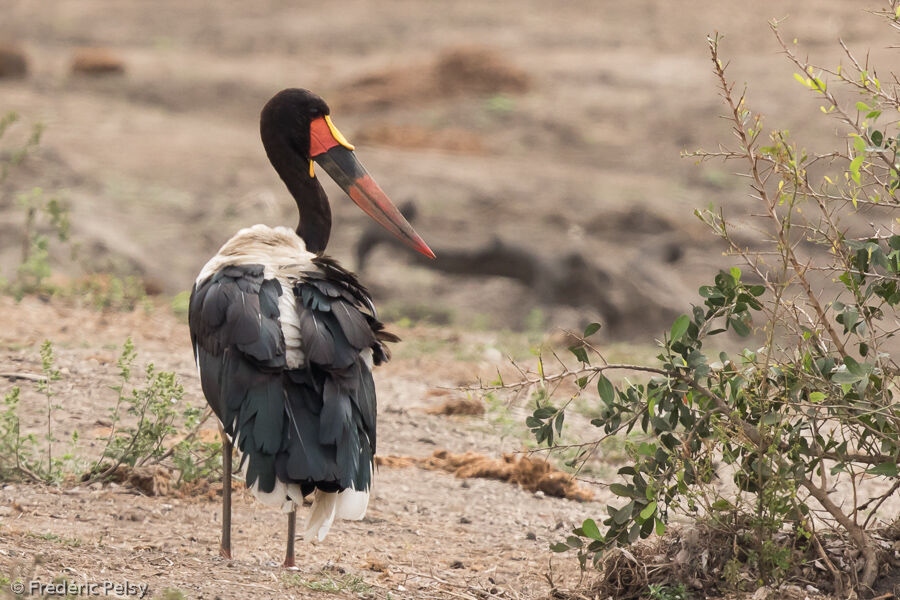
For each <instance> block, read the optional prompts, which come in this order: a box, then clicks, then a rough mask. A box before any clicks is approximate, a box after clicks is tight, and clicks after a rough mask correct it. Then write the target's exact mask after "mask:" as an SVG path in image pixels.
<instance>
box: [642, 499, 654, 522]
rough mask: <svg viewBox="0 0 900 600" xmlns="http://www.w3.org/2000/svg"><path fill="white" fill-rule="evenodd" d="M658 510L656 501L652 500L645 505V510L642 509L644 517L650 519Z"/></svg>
mask: <svg viewBox="0 0 900 600" xmlns="http://www.w3.org/2000/svg"><path fill="white" fill-rule="evenodd" d="M655 512H656V502H651V503H650V504H648V505H647V506H645V507H644V510H642V511H641V518H642V519H645V520H646V519H649V518H650V516H651V515H652V514H653V513H655Z"/></svg>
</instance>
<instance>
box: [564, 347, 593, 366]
mask: <svg viewBox="0 0 900 600" xmlns="http://www.w3.org/2000/svg"><path fill="white" fill-rule="evenodd" d="M569 352H571V353H572V354H574V355H575V358H577V359H578V360H579V361H580V362H581V363H583V364H586V365H587V364H590V362H591V361H590V360H588V355H587V350H585V348H584V346H571V347H570V348H569Z"/></svg>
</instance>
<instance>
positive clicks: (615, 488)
mask: <svg viewBox="0 0 900 600" xmlns="http://www.w3.org/2000/svg"><path fill="white" fill-rule="evenodd" d="M609 491H611V492H612V493H613V494H615V495H616V496H624V497H626V498H634V490H633V489H631V488H630V487H628V486H625V485H622V484H621V483H613V484H611V485H610V486H609Z"/></svg>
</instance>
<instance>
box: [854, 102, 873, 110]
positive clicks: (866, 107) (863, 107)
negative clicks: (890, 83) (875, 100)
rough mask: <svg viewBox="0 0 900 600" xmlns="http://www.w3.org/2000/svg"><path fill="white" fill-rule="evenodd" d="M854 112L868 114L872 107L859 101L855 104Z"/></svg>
mask: <svg viewBox="0 0 900 600" xmlns="http://www.w3.org/2000/svg"><path fill="white" fill-rule="evenodd" d="M856 110H858V111H859V112H869V111H870V110H872V107H871V106H869V105H868V104H866V103H865V102H862V101H860V102H857V103H856Z"/></svg>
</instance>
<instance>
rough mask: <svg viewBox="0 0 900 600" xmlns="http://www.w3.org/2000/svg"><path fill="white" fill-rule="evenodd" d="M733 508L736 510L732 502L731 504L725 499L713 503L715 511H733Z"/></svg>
mask: <svg viewBox="0 0 900 600" xmlns="http://www.w3.org/2000/svg"><path fill="white" fill-rule="evenodd" d="M733 508H734V505H733V504H732V503H731V502H729V501H728V500H726V499H725V498H719V499H718V500H716V501H715V502H713V503H712V509H713V510H720V511H724V510H731V509H733Z"/></svg>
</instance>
